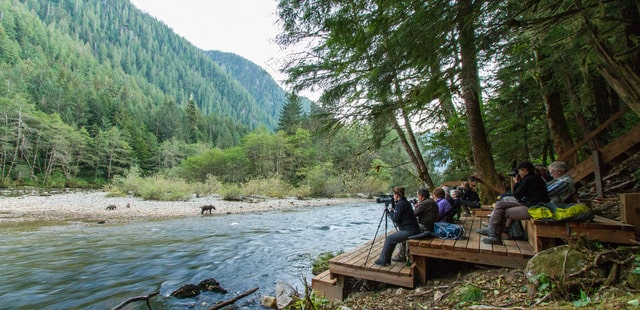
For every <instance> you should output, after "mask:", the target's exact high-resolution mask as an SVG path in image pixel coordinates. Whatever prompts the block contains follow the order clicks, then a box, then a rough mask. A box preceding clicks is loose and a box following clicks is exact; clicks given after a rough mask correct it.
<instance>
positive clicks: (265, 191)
mask: <svg viewBox="0 0 640 310" xmlns="http://www.w3.org/2000/svg"><path fill="white" fill-rule="evenodd" d="M242 192H243V194H244V195H246V196H257V195H264V196H268V197H274V198H283V197H284V196H286V195H287V194H289V192H290V185H289V184H287V183H286V182H284V181H283V180H281V179H280V178H278V177H271V178H266V179H253V180H249V182H247V183H245V184H243V185H242Z"/></svg>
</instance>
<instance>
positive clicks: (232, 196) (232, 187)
mask: <svg viewBox="0 0 640 310" xmlns="http://www.w3.org/2000/svg"><path fill="white" fill-rule="evenodd" d="M221 194H222V199H224V200H230V201H239V200H242V191H241V190H240V186H238V185H236V184H225V186H224V187H223V188H222V191H221Z"/></svg>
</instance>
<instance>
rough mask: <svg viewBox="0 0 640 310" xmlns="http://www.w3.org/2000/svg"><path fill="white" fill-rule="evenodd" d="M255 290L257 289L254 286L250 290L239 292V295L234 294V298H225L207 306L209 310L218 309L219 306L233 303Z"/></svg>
mask: <svg viewBox="0 0 640 310" xmlns="http://www.w3.org/2000/svg"><path fill="white" fill-rule="evenodd" d="M257 290H258V288H257V287H256V288H252V289H250V290H248V291H246V292H244V293H242V294H240V295H238V296H236V297H234V298H231V299H228V300H225V301H223V302H221V303H218V304H216V305H215V306H213V307H211V308H209V310H217V309H220V308H222V307H224V306H228V305H230V304H233V303H234V302H236V301H238V300H239V299H241V298H244V297H246V296H249V295H251V294H253V292H255V291H257Z"/></svg>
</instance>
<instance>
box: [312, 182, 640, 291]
mask: <svg viewBox="0 0 640 310" xmlns="http://www.w3.org/2000/svg"><path fill="white" fill-rule="evenodd" d="M621 209H622V213H623V220H624V221H626V222H627V223H621V222H618V221H614V220H610V219H606V218H603V217H598V216H597V217H596V218H595V219H594V220H593V221H592V222H589V223H547V222H543V221H534V220H528V221H523V224H524V226H525V229H526V230H527V234H528V236H529V240H528V241H515V240H503V243H504V244H503V245H491V244H484V243H483V242H482V238H483V237H484V236H481V235H479V234H478V233H477V232H476V230H477V229H479V228H482V227H484V226H485V225H486V224H487V223H488V211H487V210H481V209H477V210H475V211H476V212H475V214H474V215H472V216H467V217H462V218H461V220H460V221H459V222H458V224H461V225H462V226H463V227H464V229H465V234H464V236H465V237H464V238H462V239H458V240H449V239H439V238H430V239H421V240H409V241H408V242H407V244H408V248H409V257H410V262H411V263H410V264H407V263H405V262H392V263H391V265H389V266H384V267H382V266H378V265H376V264H375V263H374V262H375V260H376V259H377V258H378V257H379V256H380V252H381V251H382V246H383V244H384V239H385V237H384V235H382V236H380V237H378V238H376V240H374V241H371V242H367V243H365V244H363V245H361V246H359V247H357V248H356V249H354V250H352V251H349V252H346V253H343V254H341V255H338V256H336V257H334V258H332V259H330V260H329V270H327V271H325V272H323V273H322V274H320V275H317V276H315V277H314V278H313V279H312V283H311V285H312V289H313V290H314V291H315V292H316V293H317V294H318V295H320V296H324V297H326V298H328V299H334V300H342V299H344V298H345V297H346V294H347V293H348V292H346V287H345V280H346V278H349V277H350V278H358V279H366V280H371V281H377V282H382V283H388V284H392V285H397V286H402V287H407V288H413V287H415V285H417V284H418V285H421V284H425V283H426V280H427V276H428V272H429V265H428V264H429V260H431V259H444V260H451V261H459V262H467V263H472V264H479V265H489V266H496V267H510V268H524V267H525V266H526V264H527V262H528V260H529V258H531V257H532V256H534V255H535V254H536V253H538V252H539V251H542V250H544V249H546V248H549V247H551V246H555V244H556V243H557V242H558V240H561V241H566V240H567V239H568V237H569V236H570V235H571V234H574V233H575V234H579V235H588V236H589V237H591V238H593V239H596V240H599V241H601V242H603V243H615V244H637V243H636V241H635V236H636V234H637V233H638V234H639V235H640V232H639V231H637V230H638V227H637V225H632V224H629V223H635V222H636V221H640V215H637V214H640V194H624V195H621ZM397 249H398V247H396V251H397Z"/></svg>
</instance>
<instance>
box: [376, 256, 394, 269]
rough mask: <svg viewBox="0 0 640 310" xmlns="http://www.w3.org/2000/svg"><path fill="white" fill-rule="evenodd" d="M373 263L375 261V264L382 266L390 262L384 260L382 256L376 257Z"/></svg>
mask: <svg viewBox="0 0 640 310" xmlns="http://www.w3.org/2000/svg"><path fill="white" fill-rule="evenodd" d="M375 263H376V265H378V266H383V267H384V266H386V265H388V264H390V263H387V262H385V261H384V260H383V259H382V258H378V259H376V261H375Z"/></svg>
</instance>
